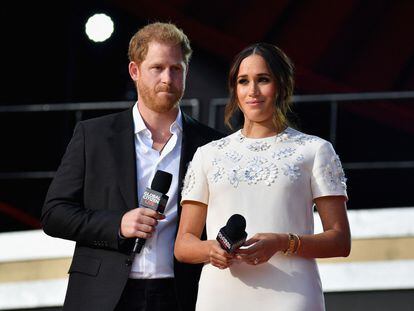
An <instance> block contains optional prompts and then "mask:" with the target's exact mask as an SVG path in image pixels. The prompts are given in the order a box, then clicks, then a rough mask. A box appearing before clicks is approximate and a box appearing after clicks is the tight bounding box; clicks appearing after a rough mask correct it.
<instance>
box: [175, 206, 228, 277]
mask: <svg viewBox="0 0 414 311" xmlns="http://www.w3.org/2000/svg"><path fill="white" fill-rule="evenodd" d="M182 207H183V209H182V212H181V219H180V227H179V229H178V233H177V239H176V241H175V249H174V255H175V257H176V258H177V260H178V261H181V262H187V263H193V264H195V263H202V262H210V263H211V264H212V265H214V266H216V267H218V268H220V269H224V268H227V267H229V266H230V265H231V259H232V258H233V256H232V255H230V254H228V253H227V252H226V251H224V250H223V249H222V248H221V247H220V245H219V243H218V242H217V241H215V240H207V241H201V240H200V236H201V233H202V232H203V228H204V226H205V223H206V216H207V205H205V204H203V203H200V202H195V201H184V202H183V204H182Z"/></svg>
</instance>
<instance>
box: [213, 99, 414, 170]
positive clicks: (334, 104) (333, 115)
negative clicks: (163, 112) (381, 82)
mask: <svg viewBox="0 0 414 311" xmlns="http://www.w3.org/2000/svg"><path fill="white" fill-rule="evenodd" d="M401 99H414V91H405V92H376V93H348V94H321V95H295V96H293V100H292V101H293V103H294V104H296V103H307V104H315V103H318V104H320V103H327V104H329V105H330V120H329V140H330V142H331V143H332V144H333V145H334V146H335V143H336V133H337V127H338V105H339V103H345V102H351V101H374V100H401ZM227 101H228V98H215V99H212V100H211V102H210V109H209V126H211V127H216V117H217V112H218V109H219V108H220V107H223V106H225V105H226V103H227ZM413 104H414V102H413ZM413 127H414V124H413ZM343 167H344V168H345V169H352V170H360V169H391V168H414V161H387V162H384V161H378V162H352V163H343Z"/></svg>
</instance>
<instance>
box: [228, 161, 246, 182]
mask: <svg viewBox="0 0 414 311" xmlns="http://www.w3.org/2000/svg"><path fill="white" fill-rule="evenodd" d="M227 176H228V179H229V182H230V184H231V185H233V187H234V188H237V186H238V185H239V183H240V182H242V181H243V177H242V176H241V167H240V166H239V165H236V166H234V167H233V168H231V169H230V170H228V172H227Z"/></svg>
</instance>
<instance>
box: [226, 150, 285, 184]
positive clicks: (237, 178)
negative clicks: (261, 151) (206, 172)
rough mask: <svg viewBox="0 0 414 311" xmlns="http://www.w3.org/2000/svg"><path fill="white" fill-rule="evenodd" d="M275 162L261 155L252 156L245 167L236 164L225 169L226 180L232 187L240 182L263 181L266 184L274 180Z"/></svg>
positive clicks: (255, 182)
mask: <svg viewBox="0 0 414 311" xmlns="http://www.w3.org/2000/svg"><path fill="white" fill-rule="evenodd" d="M278 172H279V171H278V168H277V166H276V164H274V163H269V162H268V160H267V159H265V158H263V157H253V158H252V159H250V160H249V161H248V162H247V165H246V166H245V167H243V168H242V167H241V166H240V165H236V166H234V167H232V168H231V169H229V170H228V171H227V175H228V180H229V182H230V184H231V185H233V187H235V188H237V187H238V185H239V184H240V183H241V182H247V184H248V185H253V184H257V183H258V182H260V181H263V182H264V183H265V184H266V185H267V186H270V185H271V184H272V183H274V182H275V180H276V178H277V175H278Z"/></svg>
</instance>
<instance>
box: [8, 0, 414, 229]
mask: <svg viewBox="0 0 414 311" xmlns="http://www.w3.org/2000/svg"><path fill="white" fill-rule="evenodd" d="M94 13H106V14H108V15H109V16H111V18H112V19H113V21H114V24H115V31H114V33H113V35H112V37H111V38H110V39H109V40H107V41H105V42H103V43H94V42H92V41H90V40H89V39H88V38H87V36H86V34H85V32H84V25H85V23H86V20H87V19H88V18H89V17H90V16H91V15H93V14H94ZM0 14H1V15H0V22H1V24H0V26H1V27H0V29H1V33H0V34H1V40H2V41H1V49H0V50H1V57H0V62H1V63H0V68H1V71H0V74H1V78H2V80H1V85H2V87H1V92H0V108H1V107H7V106H16V105H34V104H46V103H47V104H57V103H79V102H102V101H131V103H132V102H133V101H135V99H136V95H135V90H134V87H133V84H132V82H131V81H130V78H129V75H128V71H127V65H128V59H127V49H128V42H129V39H130V37H131V36H132V35H133V34H134V33H135V31H136V30H137V29H138V28H140V27H141V26H143V25H145V24H147V23H148V22H153V21H171V22H173V23H175V24H177V25H178V26H179V27H180V28H182V29H183V30H184V32H185V33H186V34H187V35H188V36H189V38H190V40H191V43H192V47H193V49H194V54H193V59H192V61H191V64H190V72H189V76H188V82H187V90H186V95H185V98H197V99H199V101H200V104H201V112H200V120H201V121H203V122H205V123H207V121H208V111H209V103H210V100H211V99H213V98H220V97H226V96H227V89H226V75H227V71H228V67H229V64H230V62H231V60H232V57H233V56H234V55H235V54H236V53H237V52H239V51H240V50H241V49H242V48H244V47H245V46H247V45H249V44H251V43H254V42H258V41H267V42H270V43H273V44H276V45H278V46H279V47H281V48H282V49H283V50H284V51H285V52H286V53H287V54H288V55H289V56H290V57H291V59H292V60H293V62H294V63H295V65H296V92H295V93H296V94H299V95H306V94H330V93H359V92H398V91H411V90H414V35H413V29H414V2H413V1H409V0H407V1H403V0H399V1H398V0H397V1H357V0H347V1H328V0H326V1H322V0H309V1H293V0H290V1H289V0H283V1H244V0H238V1H236V0H233V1H208V2H207V1H186V0H175V1H161V0H152V1H137V0H120V1H115V0H114V1H54V2H51V1H36V2H33V1H24V2H15V3H12V2H6V3H4V4H2V8H1V11H0ZM413 108H414V106H413V99H405V100H393V101H390V100H377V101H369V102H368V101H354V102H347V103H339V107H338V109H339V110H338V127H337V140H336V145H335V148H336V150H337V152H338V154H339V155H340V157H341V160H342V161H343V163H344V164H346V163H354V162H389V161H412V160H413V155H414V152H413V149H412V147H411V145H412V140H413V135H414V125H413V124H414V109H413ZM329 109H330V106H329V104H328V103H325V102H324V103H322V102H321V103H296V104H295V106H294V112H295V115H294V119H295V120H296V124H297V125H298V127H299V129H301V130H304V131H305V132H308V133H311V134H315V135H319V136H321V137H324V138H326V139H329V111H330V110H329ZM104 113H109V111H91V112H88V113H85V114H84V115H83V116H82V118H83V119H86V118H89V117H93V116H96V115H101V114H104ZM75 123H76V117H75V113H74V112H68V111H66V112H19V113H17V112H7V113H6V112H0V231H12V230H26V229H33V228H38V227H39V222H38V218H39V215H40V209H41V206H42V203H43V199H44V196H45V193H46V191H47V188H48V185H49V183H50V181H51V179H50V178H45V177H44V176H43V177H42V178H28V177H27V176H26V177H25V176H23V175H20V177H19V176H17V175H16V173H18V172H36V171H47V172H53V171H54V170H55V169H56V168H57V166H58V165H59V162H60V159H61V156H62V155H63V153H64V150H65V148H66V145H67V143H68V141H69V139H70V137H71V135H72V130H73V127H74V125H75ZM413 173H414V169H413V168H412V167H408V168H403V169H402V168H399V169H396V168H389V169H346V175H347V177H348V180H349V182H348V187H349V195H350V201H349V208H350V209H361V208H392V207H404V206H412V205H413V204H414V199H412V196H411V195H410V194H411V193H410V192H411V188H412V177H411V176H412V175H413Z"/></svg>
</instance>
